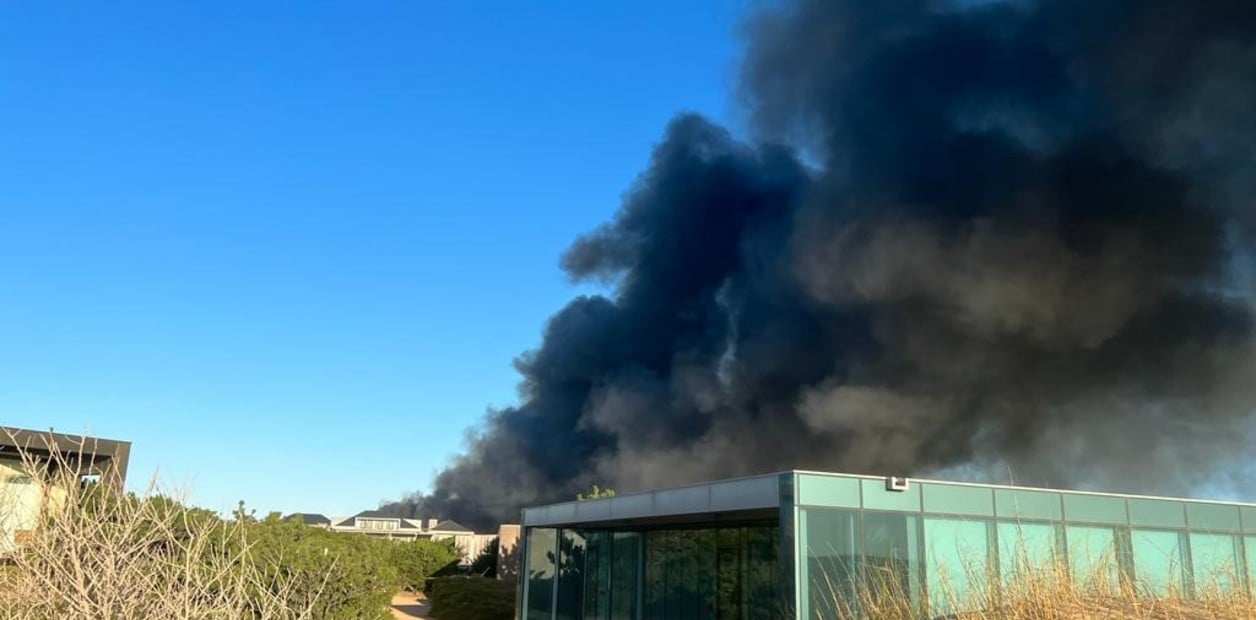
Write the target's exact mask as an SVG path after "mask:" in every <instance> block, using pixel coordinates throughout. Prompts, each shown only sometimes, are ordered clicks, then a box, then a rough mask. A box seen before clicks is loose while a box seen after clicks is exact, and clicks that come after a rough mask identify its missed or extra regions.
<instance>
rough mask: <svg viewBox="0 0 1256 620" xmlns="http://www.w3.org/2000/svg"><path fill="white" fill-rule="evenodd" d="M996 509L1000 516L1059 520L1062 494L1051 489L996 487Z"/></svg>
mask: <svg viewBox="0 0 1256 620" xmlns="http://www.w3.org/2000/svg"><path fill="white" fill-rule="evenodd" d="M994 510H995V514H997V515H999V516H1000V517H1010V518H1012V519H1044V520H1053V521H1058V520H1059V519H1060V518H1062V516H1063V515H1062V513H1061V512H1060V494H1059V493H1052V492H1049V491H1023V490H1019V489H995V490H994Z"/></svg>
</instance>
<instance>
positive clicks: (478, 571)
mask: <svg viewBox="0 0 1256 620" xmlns="http://www.w3.org/2000/svg"><path fill="white" fill-rule="evenodd" d="M500 548H501V539H499V538H494V539H493V540H491V541H489V543H488V544H487V545H484V549H482V550H481V551H480V555H477V556H475V559H474V560H472V561H471V569H470V573H471V574H472V575H479V576H481V577H497V554H498V550H499V549H500Z"/></svg>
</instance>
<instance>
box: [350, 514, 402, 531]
mask: <svg viewBox="0 0 1256 620" xmlns="http://www.w3.org/2000/svg"><path fill="white" fill-rule="evenodd" d="M357 525H358V529H360V530H372V531H391V530H395V529H397V525H398V520H397V519H363V518H361V517H358V520H357Z"/></svg>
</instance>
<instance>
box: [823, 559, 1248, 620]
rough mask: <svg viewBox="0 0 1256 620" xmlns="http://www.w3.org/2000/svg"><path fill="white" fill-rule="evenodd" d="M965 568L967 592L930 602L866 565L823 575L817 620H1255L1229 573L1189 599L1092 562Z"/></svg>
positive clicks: (951, 587) (947, 586)
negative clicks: (850, 578)
mask: <svg viewBox="0 0 1256 620" xmlns="http://www.w3.org/2000/svg"><path fill="white" fill-rule="evenodd" d="M970 567H976V568H972V569H971V572H970V573H969V574H968V575H966V578H967V579H966V581H967V584H966V586H965V587H961V586H959V585H957V584H954V583H951V582H949V581H948V580H946V579H945V578H940V579H939V582H940V583H935V584H934V585H933V588H932V590H933V591H931V592H930V593H929V596H928V599H929V600H927V601H924V600H921V596H920V593H919V592H913V591H911V586H910V585H908V584H907V583H906V580H904V579H903V578H902V575H901V574H900V571H897V570H893V569H879V568H878V567H875V566H865V567H863V569H864V570H863V571H862V577H861V578H860V579H858V580H856V581H857V582H856V583H853V584H850V583H839V581H838V580H837V579H833V578H830V577H829V576H828V575H826V576H825V577H826V578H825V579H824V582H825V584H826V585H825V586H824V587H823V590H824V592H823V593H822V595H821V598H822V600H821V601H820V602H821V603H822V604H821V605H820V609H821V612H820V613H817V614H816V615H817V616H818V617H836V618H838V619H840V620H919V619H921V618H945V619H949V620H1092V619H1093V620H1117V619H1121V620H1240V619H1256V601H1253V599H1252V598H1251V597H1249V596H1248V594H1247V593H1246V591H1245V590H1243V588H1242V586H1241V585H1239V586H1236V585H1235V584H1242V583H1243V582H1242V580H1240V579H1238V578H1237V577H1236V576H1235V575H1233V574H1229V575H1227V574H1216V575H1213V576H1212V577H1210V578H1207V579H1206V580H1205V582H1204V583H1197V584H1194V586H1193V588H1191V590H1192V591H1191V592H1189V593H1188V592H1186V591H1185V588H1181V587H1175V586H1169V587H1167V588H1151V587H1149V586H1148V584H1146V583H1140V582H1139V581H1137V580H1131V579H1126V578H1124V577H1121V578H1118V579H1112V578H1111V575H1112V574H1113V569H1114V566H1113V565H1112V564H1110V563H1109V562H1108V561H1099V562H1095V563H1093V564H1092V565H1090V566H1088V567H1085V568H1084V572H1082V573H1080V574H1078V571H1072V574H1070V570H1069V569H1068V567H1065V566H1063V565H1058V564H1057V565H1050V566H1037V567H1022V569H1020V570H1016V571H1013V572H1012V573H1011V574H1007V575H1003V576H1002V578H1001V579H1000V578H998V576H996V575H992V574H988V572H989V571H988V569H987V568H986V565H985V563H984V562H972V563H970ZM939 574H945V572H944V571H941V570H940V571H939ZM972 584H980V585H977V586H975V587H974V586H973V585H972ZM813 587H815V586H813Z"/></svg>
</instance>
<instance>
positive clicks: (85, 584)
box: [0, 454, 457, 620]
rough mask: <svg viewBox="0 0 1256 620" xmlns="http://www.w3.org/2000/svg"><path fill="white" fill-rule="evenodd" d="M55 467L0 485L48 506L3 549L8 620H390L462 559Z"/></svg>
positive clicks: (32, 466)
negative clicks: (392, 604)
mask: <svg viewBox="0 0 1256 620" xmlns="http://www.w3.org/2000/svg"><path fill="white" fill-rule="evenodd" d="M52 460H53V466H52V467H49V466H48V464H47V463H46V462H35V461H33V460H28V461H27V462H26V463H25V464H24V465H25V466H24V469H25V470H26V471H25V475H24V476H22V480H23V482H22V483H21V484H10V485H6V486H4V487H0V488H5V489H9V490H10V491H14V490H17V491H19V492H23V493H26V494H27V496H28V499H29V497H30V496H33V497H36V498H42V499H41V500H39V503H40V504H42V509H41V510H40V511H39V517H38V520H37V521H36V522H35V523H33V524H26V525H23V526H22V527H23V528H24V530H25V531H24V532H23V533H22V536H21V542H20V544H18V545H16V546H13V545H10V546H8V547H7V548H5V547H0V552H5V553H7V555H8V556H9V558H8V559H9V564H8V565H7V566H4V567H3V570H0V618H5V619H6V620H9V619H12V620H54V619H55V620H89V619H90V620H97V619H104V620H115V619H116V620H132V619H137V618H163V619H166V618H169V619H185V620H191V619H197V620H201V619H207V620H215V619H222V620H228V619H230V620H239V619H246V620H371V619H374V618H378V619H380V620H383V619H386V618H390V617H391V616H390V613H389V611H388V601H389V599H390V598H391V596H392V594H393V593H395V592H396V591H397V590H398V589H400V588H402V587H411V588H413V587H414V586H415V584H421V583H422V582H423V580H424V579H426V578H427V577H428V576H429V575H430V574H432V573H433V572H435V571H436V570H437V569H439V568H440V567H441V566H444V565H446V564H449V563H451V562H453V561H454V560H456V559H457V552H456V551H455V550H454V548H453V546H452V544H451V543H449V542H435V543H434V542H430V541H418V542H406V543H393V542H390V541H386V540H381V539H375V538H370V537H367V536H363V535H359V534H344V533H337V532H331V531H328V530H324V529H320V528H315V527H308V526H305V525H303V524H301V523H299V522H295V521H284V520H282V519H280V518H279V515H278V514H271V515H269V516H267V517H265V518H262V519H257V518H256V517H255V516H254V514H253V513H251V512H248V511H246V510H245V509H244V507H243V506H240V508H239V509H238V510H236V511H234V514H233V515H232V516H231V517H230V518H221V517H219V516H218V515H217V514H216V513H213V512H211V511H208V510H203V509H197V508H189V507H186V506H185V505H183V504H182V503H181V502H179V501H177V500H175V499H173V498H171V497H167V496H163V495H161V494H159V493H157V492H155V490H154V488H153V485H151V484H150V488H149V489H148V490H147V491H146V492H145V493H142V494H139V495H136V494H124V493H120V492H117V491H115V490H113V489H112V488H111V487H109V486H107V485H101V484H86V485H85V484H82V483H80V482H79V480H78V479H77V476H76V475H75V467H74V464H73V463H72V462H69V460H68V459H66V458H64V457H62V456H61V455H57V454H54V455H53V456H52ZM50 472H51V473H50ZM26 485H30V486H26ZM6 500H8V501H6ZM17 501H18V500H17V499H15V498H12V497H9V498H6V497H3V496H0V534H3V536H0V541H3V540H10V541H11V540H12V539H13V538H12V537H13V534H14V531H13V530H14V528H16V527H17V526H16V525H15V523H17V520H16V519H12V518H6V517H7V516H12V515H14V514H16V513H15V504H16V502H17ZM6 529H7V530H9V531H4V530H6Z"/></svg>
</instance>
